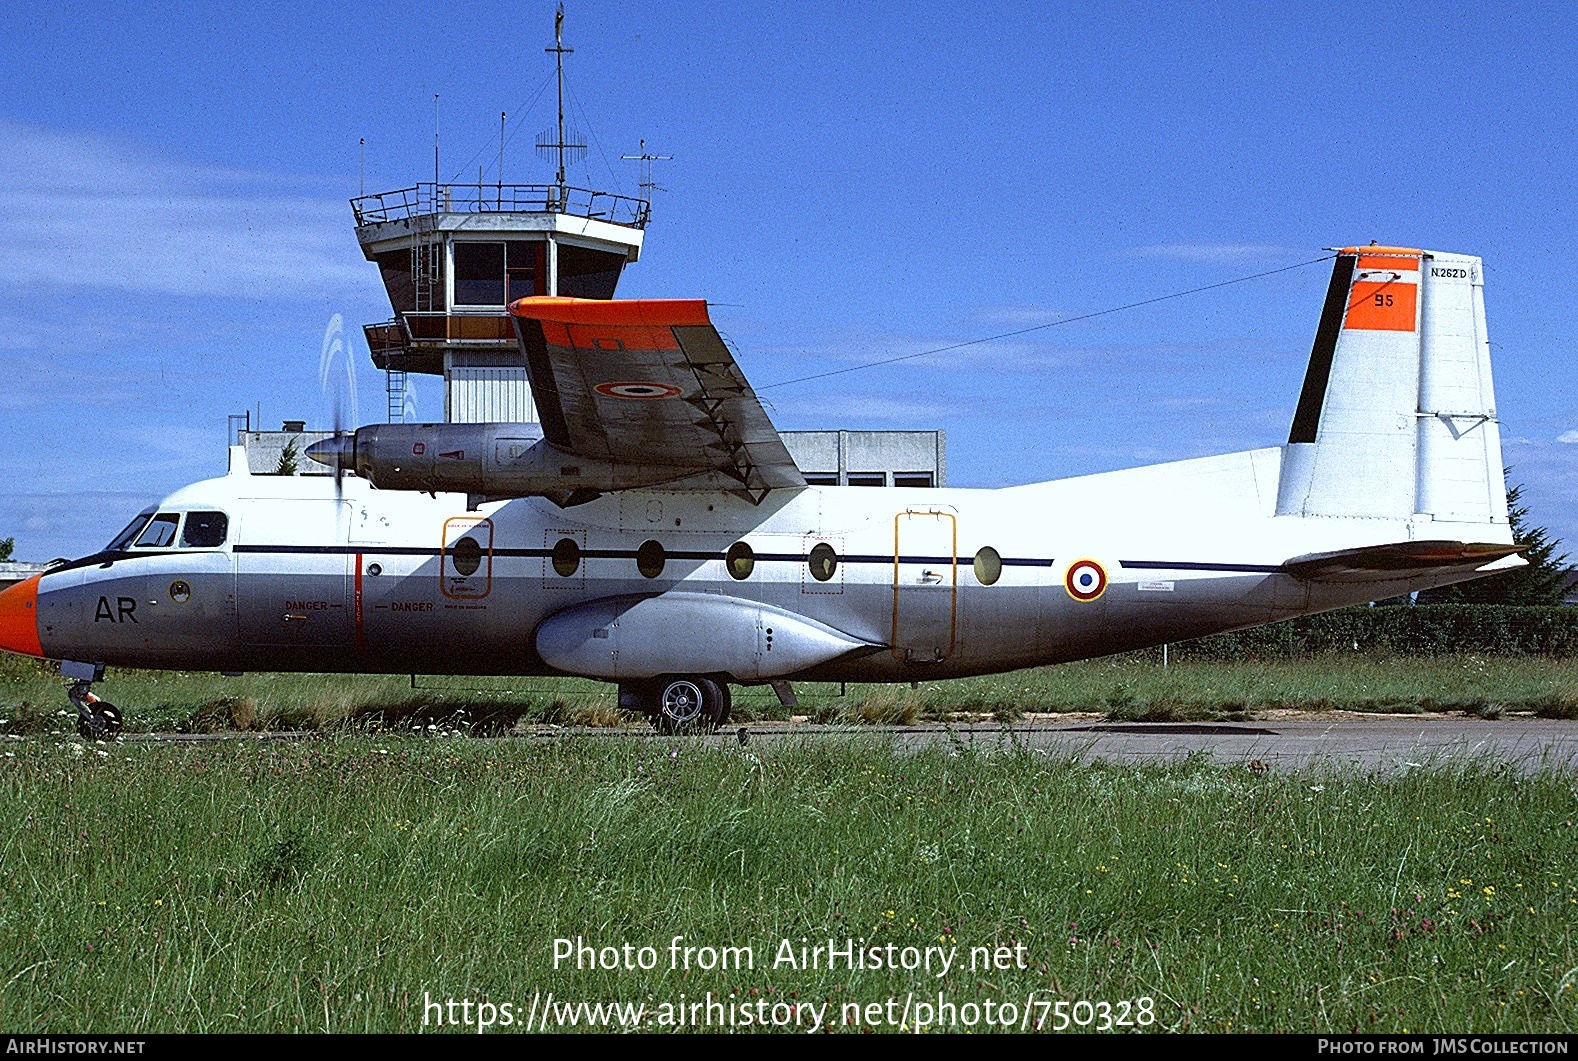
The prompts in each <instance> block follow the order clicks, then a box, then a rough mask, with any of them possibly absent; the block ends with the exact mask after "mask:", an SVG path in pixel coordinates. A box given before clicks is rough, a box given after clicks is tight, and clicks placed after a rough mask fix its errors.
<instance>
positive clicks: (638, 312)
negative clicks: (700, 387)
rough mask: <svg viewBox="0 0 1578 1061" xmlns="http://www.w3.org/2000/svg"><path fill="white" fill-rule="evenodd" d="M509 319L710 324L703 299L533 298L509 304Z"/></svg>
mask: <svg viewBox="0 0 1578 1061" xmlns="http://www.w3.org/2000/svg"><path fill="white" fill-rule="evenodd" d="M510 315H511V316H514V317H520V318H522V319H524V320H538V321H553V322H554V323H557V324H615V325H619V324H629V325H646V326H648V327H653V326H657V327H667V328H673V327H684V326H687V325H706V324H711V323H712V320H711V319H710V318H709V317H708V316H707V300H706V299H704V298H641V299H601V298H565V297H555V296H546V295H533V296H531V297H530V298H522V299H517V300H516V301H514V302H511V303H510Z"/></svg>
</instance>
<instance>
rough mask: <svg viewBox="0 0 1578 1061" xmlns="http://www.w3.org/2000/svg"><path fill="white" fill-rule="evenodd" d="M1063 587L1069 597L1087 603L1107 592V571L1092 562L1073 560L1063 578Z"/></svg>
mask: <svg viewBox="0 0 1578 1061" xmlns="http://www.w3.org/2000/svg"><path fill="white" fill-rule="evenodd" d="M1063 587H1064V588H1065V589H1067V590H1068V595H1069V596H1070V597H1073V598H1074V599H1075V600H1077V601H1081V602H1083V603H1089V602H1090V601H1093V600H1095V599H1096V598H1097V597H1100V596H1101V595H1102V594H1103V593H1105V592H1107V571H1106V569H1105V568H1104V567H1102V566H1101V565H1100V564H1098V563H1097V562H1096V561H1094V560H1075V561H1074V562H1073V563H1072V564H1069V565H1068V574H1066V575H1064V576H1063Z"/></svg>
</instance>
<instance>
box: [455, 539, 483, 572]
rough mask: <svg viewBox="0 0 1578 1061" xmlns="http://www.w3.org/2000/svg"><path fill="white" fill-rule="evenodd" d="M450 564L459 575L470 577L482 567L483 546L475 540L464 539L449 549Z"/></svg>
mask: <svg viewBox="0 0 1578 1061" xmlns="http://www.w3.org/2000/svg"><path fill="white" fill-rule="evenodd" d="M449 562H450V563H451V564H453V565H454V567H455V571H456V572H457V573H458V574H460V575H461V576H463V577H470V576H471V575H474V574H476V573H477V568H479V567H481V566H482V546H480V545H478V544H477V539H475V538H462V539H460V540H459V541H457V542H456V543H455V544H454V545H451V546H450V547H449Z"/></svg>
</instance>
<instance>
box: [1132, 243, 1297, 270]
mask: <svg viewBox="0 0 1578 1061" xmlns="http://www.w3.org/2000/svg"><path fill="white" fill-rule="evenodd" d="M1126 253H1127V254H1130V255H1133V256H1134V257H1137V258H1163V259H1169V260H1173V261H1185V262H1205V263H1207V264H1213V265H1242V264H1256V263H1266V264H1276V263H1279V262H1284V261H1286V260H1288V259H1290V258H1296V257H1298V256H1299V255H1301V254H1303V255H1308V254H1309V253H1310V249H1309V248H1307V247H1302V248H1301V247H1282V246H1278V245H1277V244H1274V243H1158V244H1153V245H1151V246H1149V247H1134V248H1131V249H1130V250H1128V251H1127V252H1126Z"/></svg>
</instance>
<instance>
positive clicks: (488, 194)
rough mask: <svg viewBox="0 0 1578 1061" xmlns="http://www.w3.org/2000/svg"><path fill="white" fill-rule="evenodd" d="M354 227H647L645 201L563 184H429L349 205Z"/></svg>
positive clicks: (363, 197) (648, 212) (364, 197)
mask: <svg viewBox="0 0 1578 1061" xmlns="http://www.w3.org/2000/svg"><path fill="white" fill-rule="evenodd" d="M351 210H352V211H353V212H354V213H355V214H356V224H357V225H359V226H360V225H373V224H379V223H382V222H385V221H402V220H405V219H408V218H415V217H425V216H428V215H431V214H441V213H465V214H483V213H528V214H569V215H571V216H573V217H584V218H588V219H591V220H595V221H607V222H609V223H610V224H615V225H624V226H625V227H627V228H641V229H644V228H646V226H647V222H648V221H649V220H651V215H652V204H651V202H650V201H649V200H646V199H637V198H635V197H633V196H629V195H615V194H614V193H613V192H597V191H592V190H590V189H588V188H572V187H570V186H568V185H562V184H434V183H433V182H431V181H426V182H423V183H419V184H414V185H412V186H411V187H409V188H397V189H395V190H394V191H392V192H377V193H374V194H372V195H361V196H357V197H356V198H355V199H352V200H351Z"/></svg>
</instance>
